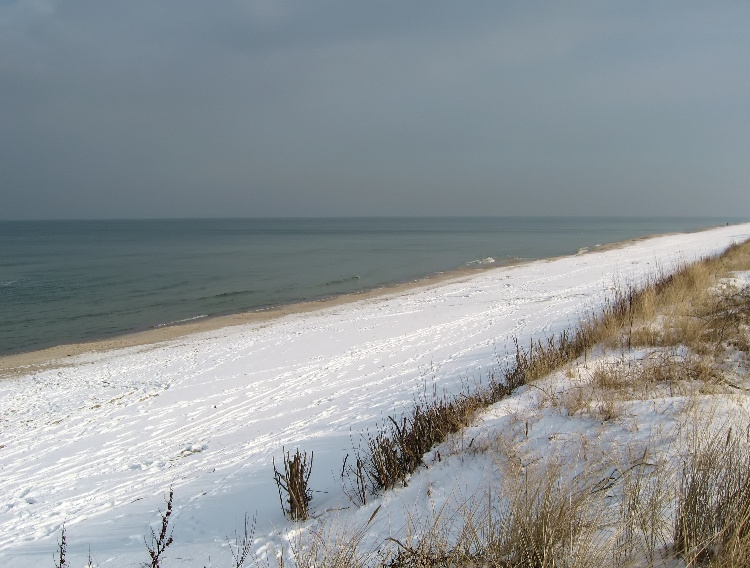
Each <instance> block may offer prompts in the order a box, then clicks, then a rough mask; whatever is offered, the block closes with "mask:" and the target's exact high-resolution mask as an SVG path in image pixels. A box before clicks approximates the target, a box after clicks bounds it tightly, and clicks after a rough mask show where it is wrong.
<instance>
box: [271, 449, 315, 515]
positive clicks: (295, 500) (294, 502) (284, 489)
mask: <svg viewBox="0 0 750 568" xmlns="http://www.w3.org/2000/svg"><path fill="white" fill-rule="evenodd" d="M282 451H283V450H282ZM272 462H273V478H274V481H275V482H276V487H277V488H278V490H279V501H280V502H281V510H282V511H283V512H284V515H286V516H288V517H289V518H290V519H291V520H292V521H306V520H307V519H308V517H309V505H310V501H312V490H311V489H310V488H309V487H308V481H309V480H310V474H311V473H312V464H313V453H312V452H310V463H309V464H308V463H307V452H305V453H304V454H300V453H299V449H297V451H296V452H295V453H294V456H292V457H291V458H290V457H289V452H286V454H284V471H283V473H282V472H280V471H279V470H277V469H276V462H275V461H274V460H272ZM283 495H286V505H285V504H284V497H283Z"/></svg>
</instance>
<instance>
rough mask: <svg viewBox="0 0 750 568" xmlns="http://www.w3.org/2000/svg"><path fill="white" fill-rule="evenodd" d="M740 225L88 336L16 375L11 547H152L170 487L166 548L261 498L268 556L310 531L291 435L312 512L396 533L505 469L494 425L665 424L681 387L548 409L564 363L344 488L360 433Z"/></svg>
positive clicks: (7, 473)
mask: <svg viewBox="0 0 750 568" xmlns="http://www.w3.org/2000/svg"><path fill="white" fill-rule="evenodd" d="M747 238H750V224H743V225H735V226H730V227H721V228H717V229H712V230H709V231H703V232H699V233H692V234H679V235H669V236H662V237H656V238H653V239H648V240H644V241H638V242H634V243H630V244H627V245H626V246H624V247H622V248H615V249H610V250H602V251H594V252H588V253H586V254H578V255H575V256H570V257H564V258H558V259H552V260H544V261H537V262H531V263H528V264H523V265H518V266H513V267H503V268H493V269H488V270H486V271H482V272H481V273H479V274H477V275H476V276H472V277H461V278H457V279H455V280H452V281H447V282H442V283H440V284H436V285H429V286H426V287H422V288H416V289H413V290H411V291H408V292H406V293H402V294H400V295H393V296H385V297H379V298H374V299H367V300H360V301H356V302H353V303H349V304H343V305H339V306H335V307H330V308H326V309H322V310H319V311H316V312H308V313H302V314H293V315H288V316H285V317H283V318H281V319H278V320H274V321H271V322H264V323H255V324H246V325H242V326H234V327H228V328H224V329H221V330H217V331H211V332H206V333H202V334H195V335H191V336H188V337H183V338H181V339H177V340H173V341H170V342H165V343H161V344H156V345H148V346H140V347H133V348H128V349H122V350H118V351H110V352H105V353H89V354H84V355H81V356H78V357H76V358H68V359H66V361H65V366H63V367H60V368H58V369H54V370H48V371H44V372H39V373H36V374H32V375H28V376H24V377H20V378H16V379H6V380H4V381H3V382H2V389H1V391H0V471H1V472H2V484H1V485H0V565H2V566H6V567H9V568H12V567H25V566H41V565H49V563H50V556H51V555H52V553H53V552H54V551H55V549H56V546H57V545H56V539H57V538H59V535H60V528H61V526H62V525H63V524H65V527H66V530H67V539H68V556H69V558H70V559H71V560H72V563H71V565H72V566H84V565H85V564H86V559H87V557H88V553H89V547H90V551H91V556H92V557H93V558H94V561H95V564H96V565H100V566H137V565H140V563H141V562H144V561H145V560H146V559H147V553H146V547H145V544H144V536H145V535H147V534H150V533H149V528H150V526H152V525H153V526H156V523H157V522H158V520H159V517H158V510H159V509H161V510H164V508H165V501H164V499H165V496H166V494H167V493H168V491H169V487H170V486H173V487H174V495H175V501H174V504H175V513H174V516H173V519H174V544H173V545H172V546H171V547H170V548H169V549H168V550H167V553H166V554H165V557H166V560H165V562H164V566H211V565H217V566H223V565H227V564H228V563H229V560H230V559H231V555H230V551H229V549H228V545H227V538H226V537H227V536H230V537H232V539H233V538H234V534H235V531H236V530H237V531H240V532H241V530H242V523H243V518H244V514H245V513H246V512H247V513H249V515H251V516H252V515H256V516H257V529H256V533H255V537H256V539H257V540H256V543H255V545H254V550H255V551H256V552H258V553H260V554H264V553H268V554H272V551H273V550H275V549H278V547H279V546H283V545H284V543H285V542H288V541H289V540H290V539H294V538H295V535H296V534H297V532H296V531H297V530H298V529H299V525H295V524H294V523H291V522H290V521H288V520H286V519H285V518H284V517H283V515H282V512H281V507H280V504H279V496H278V493H277V489H276V486H275V483H274V480H273V466H272V459H273V458H275V459H276V460H277V463H278V460H280V459H281V456H282V448H286V450H291V451H294V450H295V449H296V448H300V450H301V451H306V452H308V453H310V452H314V463H313V473H312V477H311V478H310V486H311V487H312V489H313V490H314V491H315V493H314V497H313V501H312V512H313V516H314V517H315V519H314V520H313V521H310V522H309V523H308V524H312V525H315V526H323V525H325V526H328V527H336V526H339V527H355V526H365V525H367V523H368V519H370V517H371V516H372V515H373V513H374V512H375V511H376V509H377V514H376V515H375V517H374V518H373V519H372V521H371V522H370V524H369V525H367V527H368V533H369V536H368V538H369V539H370V540H371V541H372V542H373V543H375V541H376V540H378V539H380V540H382V538H384V537H385V536H388V535H389V534H395V533H398V534H402V533H403V531H404V530H405V527H406V526H407V525H408V523H409V519H412V521H413V522H414V519H418V518H427V517H429V514H430V512H431V511H432V512H433V513H435V514H437V512H438V511H441V510H442V509H441V508H443V507H447V508H450V507H454V506H456V505H455V504H457V503H466V502H467V500H470V499H471V498H472V496H474V495H476V494H477V491H478V488H480V487H484V486H486V485H487V483H488V480H490V479H494V478H497V477H498V475H499V473H498V468H497V466H496V464H495V463H494V461H493V459H492V457H491V456H488V455H484V454H481V453H476V454H472V457H471V458H469V457H467V455H465V454H462V453H460V452H456V451H455V450H456V449H457V448H458V449H460V447H462V446H463V447H466V446H468V445H470V444H477V445H479V444H481V443H489V442H488V440H492V439H494V437H493V436H492V435H491V434H490V433H491V432H497V431H498V430H499V429H500V430H502V431H505V432H508V436H512V435H514V434H513V432H515V433H516V434H517V435H518V436H520V435H521V434H520V432H521V430H522V429H525V428H527V426H526V424H527V423H528V422H527V420H528V417H530V416H534V417H535V418H534V420H533V422H534V423H533V425H532V429H533V432H534V436H531V437H529V441H528V443H527V445H528V447H526V450H525V451H526V452H527V454H526V457H527V458H528V459H531V457H530V456H533V455H536V456H541V455H549V454H550V453H555V452H558V453H560V452H561V453H566V452H567V453H570V452H580V451H581V443H580V440H581V439H582V434H581V432H589V434H591V435H593V436H595V437H596V436H599V437H600V438H607V439H610V438H611V439H612V440H615V439H616V437H617V436H622V435H624V433H627V435H628V436H629V437H630V439H632V441H633V443H636V442H637V441H638V440H645V439H647V438H648V437H649V436H653V431H654V430H655V429H658V430H659V431H660V432H662V433H663V432H665V431H667V430H669V428H671V427H672V426H673V425H674V423H675V419H674V417H673V414H672V412H673V411H674V412H676V410H675V408H676V406H679V404H680V403H679V401H676V400H670V399H669V398H668V397H663V398H661V399H658V401H649V402H643V401H642V402H639V403H632V405H633V408H628V409H627V412H625V414H624V418H623V419H622V420H618V421H616V422H617V423H616V425H615V426H613V427H612V428H614V429H613V430H612V429H610V430H606V431H605V430H603V429H602V425H601V423H599V422H597V421H596V420H594V419H592V418H591V417H588V418H582V417H578V418H576V419H575V420H573V419H571V418H570V417H567V416H565V415H564V412H560V411H559V410H554V409H549V408H548V409H546V410H540V408H542V407H544V404H543V402H542V400H541V399H542V398H544V397H545V396H547V397H548V396H554V395H555V392H557V391H556V390H555V389H559V388H562V387H561V386H560V385H561V384H562V383H564V382H565V380H569V379H565V378H564V377H557V378H555V377H552V378H550V379H549V382H547V383H544V382H543V383H541V384H540V386H536V385H535V387H534V388H531V387H524V388H522V389H520V390H519V392H517V393H515V394H514V396H512V397H510V398H508V399H506V400H504V401H502V402H500V403H498V404H497V405H495V406H493V407H492V408H490V409H489V410H488V411H487V413H485V414H484V415H483V416H482V417H481V418H480V419H479V420H478V421H477V424H476V425H475V426H472V427H471V428H469V429H467V430H466V431H465V432H464V433H462V434H461V435H460V436H457V437H456V438H454V439H452V440H450V441H447V442H446V443H445V444H444V445H443V446H441V448H437V449H436V450H434V451H433V454H434V455H433V458H434V459H428V460H427V461H428V463H430V464H432V465H431V466H430V467H429V468H427V469H423V470H421V471H419V472H418V473H416V474H415V475H414V476H413V477H412V479H411V480H410V483H409V486H408V487H406V488H401V489H398V490H395V491H392V492H388V493H387V494H386V495H384V496H383V497H381V498H380V499H375V498H372V499H371V500H370V501H369V502H368V504H367V505H366V506H364V507H362V508H359V509H358V508H356V507H355V506H354V505H353V504H352V503H351V502H350V500H349V499H348V498H347V497H346V495H345V494H344V493H343V492H342V488H341V479H340V471H341V466H342V462H343V458H344V456H345V455H346V454H347V453H349V454H351V453H352V449H353V446H357V445H358V443H359V441H360V436H361V435H362V434H363V433H364V432H366V431H370V432H373V431H375V430H376V429H377V428H378V426H379V425H381V424H382V422H383V420H384V419H385V418H386V417H387V416H388V415H398V414H399V413H401V412H402V411H404V410H406V409H408V408H410V406H411V404H412V403H413V401H414V399H415V398H417V397H419V395H420V393H422V392H423V391H424V389H425V388H428V389H432V388H433V385H434V386H435V387H436V388H437V389H438V391H439V392H442V391H446V392H456V391H458V390H460V389H462V388H465V387H466V385H467V384H468V385H471V384H473V383H475V382H479V381H481V380H486V378H487V375H488V373H489V372H490V371H491V370H492V369H493V368H495V367H497V366H498V365H499V364H502V362H503V361H504V360H506V357H508V356H509V354H511V351H510V349H511V348H512V340H513V338H514V337H517V338H518V339H519V342H520V343H521V344H527V343H528V341H529V338H530V337H535V338H539V337H545V336H548V335H550V334H551V333H554V332H557V331H560V330H562V329H564V328H567V327H569V326H571V325H574V324H575V323H576V322H577V320H578V318H579V317H580V315H581V314H582V313H583V312H584V311H586V310H591V309H596V308H597V307H598V306H601V305H602V303H603V302H604V300H605V299H606V297H607V294H609V293H611V290H612V288H613V286H614V285H615V284H616V283H623V282H632V283H637V282H639V281H641V280H642V279H644V278H645V277H647V276H648V275H650V274H653V273H654V272H655V271H656V270H658V269H666V270H670V269H672V268H674V267H675V266H677V265H678V264H680V263H683V262H688V261H691V260H694V259H697V258H699V257H701V256H704V255H708V254H714V253H717V252H720V251H722V250H723V249H724V248H726V247H727V246H728V245H730V244H731V243H733V242H739V241H742V240H745V239H747ZM738 278H739V279H740V280H738V282H742V283H744V282H745V280H746V279H747V277H746V276H738ZM556 381H557V382H556ZM545 389H547V391H545ZM727 404H729V403H727ZM638 405H641V406H643V405H646V406H648V405H651V406H648V408H646V407H643V408H639V407H638ZM553 410H554V411H553ZM647 415H648V416H651V417H652V418H648V419H646V418H644V416H647ZM524 417H527V418H524ZM653 417H656V418H653ZM483 440H484V442H483ZM576 440H578V442H576ZM437 451H440V453H441V456H445V457H444V458H443V457H441V459H440V461H437V458H436V454H435V452H437ZM469 459H471V467H467V463H466V460H469ZM433 462H434V463H433ZM428 497H429V498H428ZM378 507H380V509H378ZM425 515H426V517H425ZM212 563H213V564H212Z"/></svg>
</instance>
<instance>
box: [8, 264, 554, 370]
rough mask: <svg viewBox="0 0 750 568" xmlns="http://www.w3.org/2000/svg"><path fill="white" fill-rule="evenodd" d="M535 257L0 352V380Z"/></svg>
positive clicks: (413, 287)
mask: <svg viewBox="0 0 750 568" xmlns="http://www.w3.org/2000/svg"><path fill="white" fill-rule="evenodd" d="M535 260H551V259H534V260H518V261H514V260H510V261H505V262H503V263H502V264H499V263H495V264H492V265H488V266H472V267H461V268H457V269H455V270H450V271H446V272H440V273H436V274H430V275H427V276H424V277H422V278H419V279H416V280H411V281H408V282H397V283H394V284H388V285H385V286H379V287H376V288H371V289H368V290H362V291H358V292H351V293H348V294H339V295H334V296H328V297H323V298H319V299H316V300H307V301H303V302H295V303H292V304H281V305H278V306H271V307H268V308H263V309H258V310H251V311H245V312H238V313H233V314H224V315H216V316H209V317H205V318H200V319H196V320H189V321H186V322H182V323H173V324H164V325H161V326H158V327H152V328H149V329H146V330H143V331H135V332H127V333H123V334H121V335H116V336H113V337H108V338H103V339H93V340H91V341H85V342H80V343H64V344H61V345H55V346H53V347H47V348H45V349H38V350H34V351H26V352H22V353H13V354H11V355H3V356H0V380H3V379H12V378H15V377H20V376H23V375H30V374H33V373H37V372H40V371H47V370H50V369H58V368H63V367H68V366H73V365H75V364H77V363H74V364H67V363H66V361H65V359H67V358H68V357H76V356H78V355H83V354H85V353H103V352H106V351H114V350H117V349H127V348H131V347H149V346H156V345H158V344H161V343H165V342H167V341H173V340H176V339H181V338H183V337H187V336H189V335H195V334H199V333H205V332H209V331H215V330H218V329H223V328H226V327H234V326H238V325H245V324H252V323H257V324H262V323H266V322H271V321H275V320H278V319H281V318H283V317H285V316H288V315H296V314H304V313H310V312H315V311H319V310H323V309H326V308H332V307H336V306H342V305H346V304H352V303H355V302H358V301H360V300H369V299H374V298H381V297H386V296H392V295H400V294H404V293H407V292H410V291H411V290H416V289H420V288H427V287H429V286H433V285H438V284H442V283H443V282H448V281H454V280H461V279H469V278H471V277H472V276H474V275H477V274H481V273H483V272H486V271H488V270H492V269H498V268H508V267H513V266H518V265H520V264H525V263H527V262H533V261H535Z"/></svg>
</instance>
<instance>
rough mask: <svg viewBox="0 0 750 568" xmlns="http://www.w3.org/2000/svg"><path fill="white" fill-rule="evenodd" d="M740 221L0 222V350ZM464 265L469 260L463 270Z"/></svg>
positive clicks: (28, 348) (77, 339)
mask: <svg viewBox="0 0 750 568" xmlns="http://www.w3.org/2000/svg"><path fill="white" fill-rule="evenodd" d="M739 221H744V219H727V218H722V219H715V218H692V219H687V218H679V219H678V218H646V219H641V218H638V219H636V218H570V217H566V218H540V217H533V218H522V217H505V218H356V219H352V218H349V219H190V220H185V219H183V220H140V221H125V220H122V221H18V222H15V221H12V222H0V354H10V353H17V352H24V351H32V350H36V349H42V348H45V347H50V346H53V345H59V344H63V343H73V342H80V341H86V340H92V339H97V338H104V337H108V336H112V335H117V334H122V333H126V332H130V331H138V330H143V329H147V328H150V327H155V326H161V325H165V324H169V323H175V322H181V321H187V320H191V319H194V318H202V317H209V316H213V315H219V314H226V313H232V312H240V311H245V310H257V309H263V308H265V307H268V306H273V305H279V304H287V303H293V302H298V301H301V300H310V299H316V298H322V297H326V296H331V295H336V294H345V293H348V292H354V291H358V290H363V289H367V288H373V287H376V286H382V285H386V284H392V283H396V282H403V281H408V280H411V279H415V278H419V277H423V276H426V275H428V274H432V273H436V272H441V271H446V270H451V269H456V268H460V267H462V266H467V265H468V266H478V265H479V264H476V262H477V261H481V260H483V259H487V258H493V259H495V260H496V261H497V262H498V263H502V262H503V261H508V260H509V259H516V258H526V259H532V258H544V257H550V256H555V255H560V254H571V253H575V252H576V251H577V250H578V249H580V248H582V247H587V246H593V245H596V244H603V243H610V242H615V241H620V240H623V239H627V238H631V237H636V236H639V235H645V234H650V233H664V232H670V231H689V230H695V229H699V228H703V227H709V226H717V225H724V224H726V223H727V222H730V223H731V222H739ZM472 263H475V264H472Z"/></svg>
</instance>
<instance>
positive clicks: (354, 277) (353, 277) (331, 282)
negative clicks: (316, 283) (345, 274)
mask: <svg viewBox="0 0 750 568" xmlns="http://www.w3.org/2000/svg"><path fill="white" fill-rule="evenodd" d="M359 279H360V278H359V276H357V275H354V276H350V277H349V278H341V279H339V280H331V281H330V282H326V283H325V284H323V286H335V285H336V284H346V283H347V282H351V281H352V280H359Z"/></svg>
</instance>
